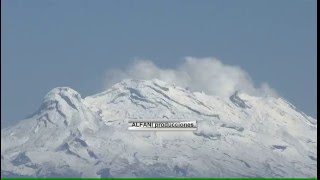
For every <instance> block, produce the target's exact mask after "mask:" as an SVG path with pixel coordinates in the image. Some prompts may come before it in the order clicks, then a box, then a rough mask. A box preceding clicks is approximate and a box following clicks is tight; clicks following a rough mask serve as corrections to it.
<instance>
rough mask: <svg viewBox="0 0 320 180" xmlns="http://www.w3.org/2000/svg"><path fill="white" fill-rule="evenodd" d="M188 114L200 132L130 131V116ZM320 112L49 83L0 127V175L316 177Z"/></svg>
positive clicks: (149, 87)
mask: <svg viewBox="0 0 320 180" xmlns="http://www.w3.org/2000/svg"><path fill="white" fill-rule="evenodd" d="M146 118H148V119H177V120H179V119H182V120H185V119H195V120H197V122H198V130H197V131H183V132H181V131H171V132H163V131H147V132H146V131H143V132H141V131H128V130H127V127H128V123H127V122H128V120H129V119H146ZM316 149H317V120H316V119H313V118H312V117H309V116H307V115H305V114H304V113H302V112H299V111H298V110H297V109H296V108H295V107H294V106H293V105H291V104H290V103H288V102H287V101H285V100H284V99H282V98H274V97H255V96H250V95H247V94H244V93H240V92H235V93H234V94H233V95H232V96H230V97H227V98H225V97H217V96H209V95H206V94H204V93H199V92H190V91H188V90H186V89H184V88H181V87H176V86H175V85H172V84H167V83H165V82H162V81H159V80H151V81H144V80H130V79H126V80H123V81H121V82H119V83H117V84H115V85H114V86H113V87H111V88H110V89H108V90H107V91H105V92H102V93H99V94H96V95H93V96H89V97H86V98H84V99H82V98H81V96H80V94H79V93H77V92H76V91H74V90H72V89H71V88H66V87H61V88H55V89H53V90H51V91H50V92H49V93H48V94H47V95H46V96H45V98H44V100H43V103H42V104H41V106H40V108H39V110H38V111H37V112H35V113H34V114H33V115H32V116H30V117H29V118H27V119H25V120H23V121H21V122H20V123H18V124H17V125H15V126H13V127H10V128H6V129H1V175H2V176H7V177H10V176H37V177H79V176H82V177H316V176H317V173H316V170H317V153H316Z"/></svg>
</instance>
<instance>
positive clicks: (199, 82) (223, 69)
mask: <svg viewBox="0 0 320 180" xmlns="http://www.w3.org/2000/svg"><path fill="white" fill-rule="evenodd" d="M124 78H131V79H144V80H149V79H155V78H157V79H160V80H162V81H165V82H168V83H174V84H177V85H179V86H182V87H188V88H190V89H191V90H193V91H204V92H206V93H207V94H213V95H219V96H230V95H231V94H232V93H234V92H235V91H237V90H238V91H240V92H245V93H248V94H251V95H256V96H264V95H271V96H277V93H276V92H275V91H274V90H273V89H272V88H270V87H269V85H268V84H267V83H262V84H261V85H260V86H259V87H255V86H254V84H253V82H252V80H251V78H250V76H249V74H248V73H247V72H245V71H244V70H243V69H241V68H240V67H238V66H232V65H227V64H223V63H222V62H221V61H219V60H218V59H216V58H194V57H186V58H185V59H184V62H183V63H182V64H180V65H178V66H177V67H176V68H173V69H165V68H160V67H158V66H156V65H155V64H154V63H153V62H152V61H150V60H136V61H134V63H133V64H131V65H130V66H128V67H126V68H125V69H112V70H108V71H107V79H106V86H107V87H110V86H111V85H113V84H114V83H116V82H118V81H120V80H122V79H124Z"/></svg>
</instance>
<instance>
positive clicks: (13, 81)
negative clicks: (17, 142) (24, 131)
mask: <svg viewBox="0 0 320 180" xmlns="http://www.w3.org/2000/svg"><path fill="white" fill-rule="evenodd" d="M1 5H2V6H1V8H2V9H1V13H2V14H1V27H2V29H1V37H2V38H1V48H2V49H1V52H2V53H1V68H2V69H1V70H2V71H1V73H2V74H1V85H2V86H1V121H2V125H4V126H7V125H10V124H13V123H16V122H17V121H18V120H21V119H23V118H24V117H26V116H27V115H29V114H31V113H33V112H34V111H35V110H36V109H37V108H38V107H39V105H40V103H41V100H42V98H43V96H44V95H45V94H46V93H47V92H48V91H49V90H50V89H52V88H54V87H57V86H69V87H72V88H73V89H75V90H77V91H78V92H79V93H80V94H81V95H82V96H83V97H85V96H87V95H91V94H95V93H97V92H100V91H102V90H103V89H104V81H105V78H106V77H105V73H106V70H107V69H110V68H122V67H124V66H127V65H128V64H130V62H132V60H133V59H134V58H137V57H138V58H147V59H152V60H153V62H154V63H155V64H156V65H157V66H159V67H161V68H172V67H175V66H177V65H178V64H180V63H181V62H182V61H183V57H185V56H194V57H216V58H218V59H220V60H221V61H222V62H223V63H225V64H230V65H237V66H240V67H241V68H242V69H244V70H245V71H246V72H247V73H249V74H250V76H251V78H252V79H253V81H254V83H256V84H259V83H261V82H268V84H269V85H270V86H271V87H272V88H274V89H276V90H277V92H278V93H279V94H280V95H281V96H283V97H285V98H286V99H288V101H290V102H291V103H293V104H294V105H295V106H297V107H298V108H299V109H301V110H302V111H304V112H305V113H307V114H308V115H311V116H313V117H316V116H317V113H316V96H317V93H316V72H317V69H316V63H317V60H316V56H317V53H316V37H317V33H316V1H315V0H281V1H278V0H260V1H256V0H241V1H238V0H201V1H196V0H192V1H191V0H174V1H172V0H162V1H147V0H136V1H134V0H133V1H129V0H127V1H122V0H94V1H89V0H86V1H84V0H67V1H61V0H28V1H26V0H3V1H1Z"/></svg>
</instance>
